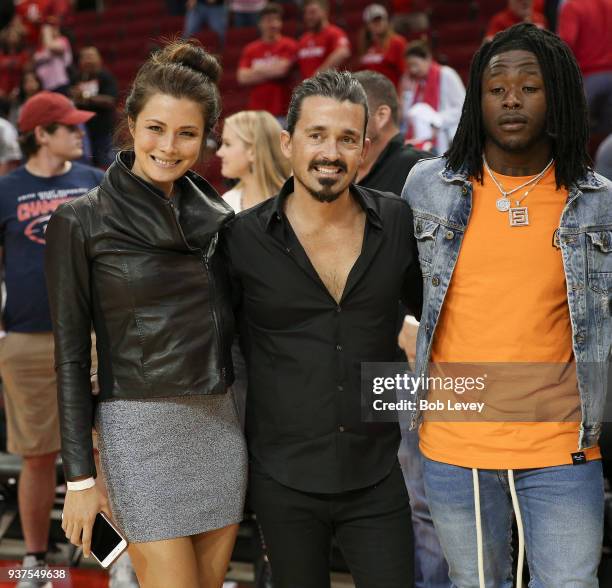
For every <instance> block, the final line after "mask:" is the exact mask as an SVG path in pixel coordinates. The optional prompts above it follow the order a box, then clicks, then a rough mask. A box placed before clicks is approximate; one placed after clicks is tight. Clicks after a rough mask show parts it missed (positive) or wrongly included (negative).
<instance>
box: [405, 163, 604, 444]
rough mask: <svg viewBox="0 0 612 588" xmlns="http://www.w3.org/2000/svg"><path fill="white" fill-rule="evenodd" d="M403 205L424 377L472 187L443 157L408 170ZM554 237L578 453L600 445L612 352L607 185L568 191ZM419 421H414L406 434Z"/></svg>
mask: <svg viewBox="0 0 612 588" xmlns="http://www.w3.org/2000/svg"><path fill="white" fill-rule="evenodd" d="M402 198H404V199H405V200H407V201H408V202H409V204H410V206H411V207H412V210H413V213H414V235H415V237H416V239H417V242H418V250H419V258H420V264H421V271H422V274H423V281H424V291H423V313H422V318H421V324H420V327H419V332H418V336H417V351H416V365H415V368H416V373H417V374H421V375H427V370H428V364H429V360H430V356H431V348H432V342H433V336H434V333H435V330H436V325H437V324H438V320H439V318H440V312H441V310H442V304H443V303H444V298H445V296H446V292H447V290H448V286H449V284H450V281H451V278H452V276H453V271H454V268H455V264H456V262H457V258H458V256H459V252H460V250H461V243H462V241H463V235H464V232H465V229H466V227H467V224H468V222H469V219H470V212H471V209H472V182H470V181H469V180H468V176H467V173H466V172H465V171H463V170H460V171H459V172H453V171H452V170H448V169H446V159H444V158H442V157H436V158H431V159H425V160H421V161H420V162H419V163H417V164H416V165H415V166H414V167H413V168H412V170H411V172H410V174H409V176H408V179H407V180H406V184H405V186H404V190H403V192H402ZM556 236H557V239H556V244H557V245H558V246H559V247H560V249H561V254H562V258H563V267H564V271H565V280H566V283H567V293H568V304H569V312H570V320H571V325H572V345H573V350H574V357H575V360H576V366H577V379H578V389H579V394H580V407H581V415H582V422H581V426H580V435H579V439H578V447H579V449H584V448H586V447H591V446H593V445H595V444H596V443H597V440H598V438H599V433H600V430H601V422H602V420H603V413H604V402H605V395H606V388H607V370H608V362H609V361H610V359H611V350H612V183H611V182H610V181H608V180H607V179H605V178H604V177H602V176H600V175H598V174H596V173H593V172H589V173H587V175H586V176H585V177H583V178H582V179H581V180H580V181H578V182H577V183H576V184H575V185H572V186H571V187H570V189H569V190H568V198H567V202H566V206H565V208H564V210H563V213H562V214H561V219H560V223H559V228H558V231H557V233H556ZM517 286H518V285H517ZM518 287H520V286H518ZM423 394H424V393H423V391H421V392H420V393H419V397H421V396H422V395H423ZM417 406H418V403H417ZM419 417H420V415H419V413H418V412H417V413H415V414H414V416H413V418H412V422H411V428H415V427H416V423H417V421H418V419H419Z"/></svg>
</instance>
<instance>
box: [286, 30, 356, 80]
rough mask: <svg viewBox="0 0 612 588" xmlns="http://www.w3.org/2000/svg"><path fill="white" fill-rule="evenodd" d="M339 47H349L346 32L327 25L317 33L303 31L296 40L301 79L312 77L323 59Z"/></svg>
mask: <svg viewBox="0 0 612 588" xmlns="http://www.w3.org/2000/svg"><path fill="white" fill-rule="evenodd" d="M340 47H350V43H349V40H348V37H347V36H346V33H345V32H344V31H343V30H342V29H341V28H339V27H337V26H335V25H331V24H329V25H327V26H326V27H323V28H322V29H321V30H320V31H319V32H318V33H313V32H310V31H309V32H307V33H304V34H303V35H302V36H301V37H300V40H299V42H298V63H299V66H300V73H301V75H302V78H303V79H306V78H310V77H312V76H313V75H314V74H315V72H316V71H317V69H319V67H321V65H322V64H323V63H324V62H325V60H326V59H327V58H328V57H329V56H330V55H331V54H332V53H333V52H334V51H335V50H336V49H339V48H340Z"/></svg>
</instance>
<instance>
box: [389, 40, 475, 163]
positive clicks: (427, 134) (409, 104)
mask: <svg viewBox="0 0 612 588" xmlns="http://www.w3.org/2000/svg"><path fill="white" fill-rule="evenodd" d="M404 55H405V58H406V73H405V74H404V76H403V78H402V81H401V82H400V95H401V96H402V105H403V108H402V111H403V118H404V123H405V124H406V140H407V142H409V143H411V144H413V145H415V147H417V148H419V149H424V150H431V151H435V152H436V153H437V154H438V155H442V154H443V153H444V152H445V151H446V150H447V149H448V148H449V146H450V144H451V141H452V140H453V137H454V136H455V131H456V130H457V125H458V124H459V118H460V117H461V109H462V108H463V101H464V99H465V86H464V85H463V82H462V81H461V78H460V77H459V74H458V73H457V72H456V71H455V70H454V69H452V68H451V67H448V66H447V65H440V64H439V63H438V62H437V61H435V60H434V59H433V57H432V54H431V50H430V48H429V46H428V45H427V43H426V42H424V41H414V42H412V43H410V44H409V45H408V47H406V52H405V54H404Z"/></svg>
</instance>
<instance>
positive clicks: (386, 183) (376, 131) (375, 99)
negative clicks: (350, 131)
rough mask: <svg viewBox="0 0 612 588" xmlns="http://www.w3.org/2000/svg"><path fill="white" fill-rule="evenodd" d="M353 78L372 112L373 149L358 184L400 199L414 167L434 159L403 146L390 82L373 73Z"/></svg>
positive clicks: (371, 142)
mask: <svg viewBox="0 0 612 588" xmlns="http://www.w3.org/2000/svg"><path fill="white" fill-rule="evenodd" d="M354 76H355V78H356V79H357V80H358V81H359V83H360V84H361V85H362V86H363V89H364V90H365V93H366V95H367V97H368V106H369V109H370V116H369V118H368V128H367V130H366V135H367V137H368V139H370V149H369V151H368V153H367V155H366V157H364V161H363V164H362V165H361V166H360V167H359V172H358V174H357V183H358V184H359V185H360V186H365V187H367V188H374V189H375V190H380V191H381V192H392V193H393V194H396V195H397V196H401V194H402V190H403V189H404V184H405V183H406V178H407V177H408V173H409V172H410V170H411V169H412V166H413V165H414V164H415V163H416V162H417V161H418V160H419V159H423V158H425V157H432V155H431V153H428V152H427V151H419V150H417V149H415V148H414V147H413V146H412V145H404V138H403V136H402V134H401V133H400V129H399V103H398V99H397V91H396V90H395V86H394V85H393V84H392V83H391V80H389V78H387V77H385V76H384V75H382V74H380V73H378V72H375V71H371V70H364V71H359V72H357V73H355V74H354Z"/></svg>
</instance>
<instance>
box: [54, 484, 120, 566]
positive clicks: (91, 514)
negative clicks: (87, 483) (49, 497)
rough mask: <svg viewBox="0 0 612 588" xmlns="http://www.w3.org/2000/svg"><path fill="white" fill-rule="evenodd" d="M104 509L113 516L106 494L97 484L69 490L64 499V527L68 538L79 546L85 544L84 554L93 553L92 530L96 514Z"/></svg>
mask: <svg viewBox="0 0 612 588" xmlns="http://www.w3.org/2000/svg"><path fill="white" fill-rule="evenodd" d="M100 511H102V512H103V513H104V514H105V515H107V516H108V517H109V518H111V514H110V510H109V508H108V502H107V500H106V497H105V495H104V494H103V493H102V492H101V491H100V490H99V489H98V487H97V484H96V486H94V487H92V488H88V489H87V490H68V491H67V492H66V500H65V501H64V512H63V515H62V529H63V530H64V533H65V534H66V538H67V539H68V540H69V541H70V543H72V544H73V545H76V546H77V547H78V546H80V545H82V546H83V555H84V556H85V557H89V554H90V553H91V530H92V528H93V524H94V520H95V518H96V515H97V514H98V513H99V512H100Z"/></svg>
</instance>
